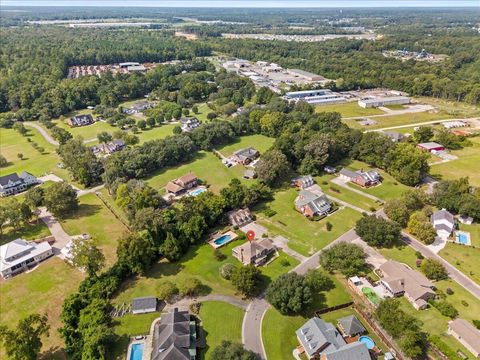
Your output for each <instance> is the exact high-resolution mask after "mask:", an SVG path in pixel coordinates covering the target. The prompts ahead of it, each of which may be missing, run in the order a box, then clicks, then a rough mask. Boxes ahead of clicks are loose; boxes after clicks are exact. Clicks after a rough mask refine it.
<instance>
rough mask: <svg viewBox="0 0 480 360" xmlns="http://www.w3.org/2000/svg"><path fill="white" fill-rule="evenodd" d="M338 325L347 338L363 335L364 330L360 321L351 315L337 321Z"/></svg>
mask: <svg viewBox="0 0 480 360" xmlns="http://www.w3.org/2000/svg"><path fill="white" fill-rule="evenodd" d="M338 323H339V324H340V326H341V327H342V329H343V331H344V332H345V334H347V335H349V336H354V335H357V334H363V333H364V332H365V328H364V327H363V325H362V323H361V322H360V320H358V319H357V318H356V317H355V316H353V315H349V316H345V317H343V318H341V319H338Z"/></svg>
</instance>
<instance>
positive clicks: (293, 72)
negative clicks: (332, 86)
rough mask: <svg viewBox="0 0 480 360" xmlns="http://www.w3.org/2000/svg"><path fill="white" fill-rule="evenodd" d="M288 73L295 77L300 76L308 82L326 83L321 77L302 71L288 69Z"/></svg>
mask: <svg viewBox="0 0 480 360" xmlns="http://www.w3.org/2000/svg"><path fill="white" fill-rule="evenodd" d="M287 71H288V73H289V74H291V75H293V76H298V77H301V78H302V79H305V80H308V81H324V80H325V78H324V77H323V76H321V75H317V74H314V73H311V72H308V71H305V70H301V69H288V70H287Z"/></svg>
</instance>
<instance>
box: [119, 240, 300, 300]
mask: <svg viewBox="0 0 480 360" xmlns="http://www.w3.org/2000/svg"><path fill="white" fill-rule="evenodd" d="M244 241H245V240H235V241H232V242H230V243H228V244H226V245H225V246H222V247H221V248H220V251H221V252H222V253H223V254H224V255H226V259H225V260H222V261H219V260H217V259H216V258H215V255H214V251H213V248H212V247H211V246H210V245H208V244H205V243H204V244H201V245H196V246H193V247H191V248H190V249H189V251H188V252H187V253H186V254H185V255H184V256H183V258H182V259H180V261H178V262H176V263H169V262H167V261H165V260H162V261H160V262H159V263H157V264H156V265H155V266H154V267H153V268H152V269H150V270H149V271H148V272H147V274H146V275H145V276H143V277H136V278H132V279H130V280H129V281H127V282H125V284H124V286H123V289H122V291H120V292H119V294H118V296H117V297H116V299H115V300H114V302H115V303H124V302H129V301H131V300H132V299H133V298H135V297H141V296H155V295H156V291H157V290H156V289H157V286H158V285H159V280H169V281H171V282H173V283H177V282H179V281H182V280H183V279H185V278H190V277H195V278H197V279H198V280H200V281H201V282H202V284H203V287H204V292H205V293H218V294H227V295H235V289H234V287H233V286H232V284H231V283H230V281H228V280H225V279H224V278H222V277H221V276H220V267H221V266H222V265H223V264H226V263H230V264H234V265H236V266H239V265H240V262H239V261H238V260H237V259H235V258H234V257H233V256H232V249H233V248H234V247H235V246H238V245H241V244H242V243H243V242H244ZM281 257H282V258H286V259H288V261H289V263H290V265H289V266H281V264H280V261H279V259H276V260H274V261H273V262H272V263H270V264H269V265H267V266H265V267H261V268H260V270H261V271H262V273H263V275H264V284H267V283H268V282H269V281H271V280H272V279H275V278H276V277H277V276H279V275H280V274H281V273H285V272H288V271H289V270H290V269H292V268H293V267H294V266H296V265H297V264H298V262H297V261H295V260H294V259H293V258H290V257H289V256H288V255H286V254H281Z"/></svg>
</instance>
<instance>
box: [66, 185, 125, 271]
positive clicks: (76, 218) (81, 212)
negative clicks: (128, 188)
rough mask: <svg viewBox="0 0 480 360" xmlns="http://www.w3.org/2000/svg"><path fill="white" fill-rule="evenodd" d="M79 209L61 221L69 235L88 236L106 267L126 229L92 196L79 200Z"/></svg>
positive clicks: (113, 259) (113, 257)
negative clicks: (102, 255) (100, 254)
mask: <svg viewBox="0 0 480 360" xmlns="http://www.w3.org/2000/svg"><path fill="white" fill-rule="evenodd" d="M79 205H80V207H79V209H78V210H77V211H76V212H75V213H74V214H73V215H72V216H71V217H69V218H67V219H65V220H63V221H62V226H63V228H64V229H65V231H66V232H67V233H68V234H69V235H79V234H83V233H87V234H89V235H90V236H91V237H92V238H93V239H94V240H95V243H96V244H97V245H98V247H99V248H100V249H101V250H102V251H103V253H104V255H105V257H106V260H107V265H111V264H113V263H114V261H115V259H116V248H117V241H118V239H119V238H120V237H121V236H122V235H123V234H124V233H125V232H127V228H126V227H125V226H124V225H123V224H122V223H121V222H120V221H119V220H117V218H115V216H114V215H113V214H112V213H111V212H110V210H109V209H108V208H107V207H106V206H105V205H104V204H103V203H102V202H101V200H100V199H99V198H97V197H96V196H95V195H94V194H88V195H85V196H82V197H80V198H79Z"/></svg>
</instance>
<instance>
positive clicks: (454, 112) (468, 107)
mask: <svg viewBox="0 0 480 360" xmlns="http://www.w3.org/2000/svg"><path fill="white" fill-rule="evenodd" d="M416 100H417V101H418V102H420V103H424V104H430V105H433V106H435V107H436V108H437V109H439V110H441V111H444V112H446V113H447V114H449V115H451V116H454V117H475V116H479V115H480V106H478V105H472V104H467V103H465V102H459V101H451V100H445V99H437V98H432V97H419V98H416Z"/></svg>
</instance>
